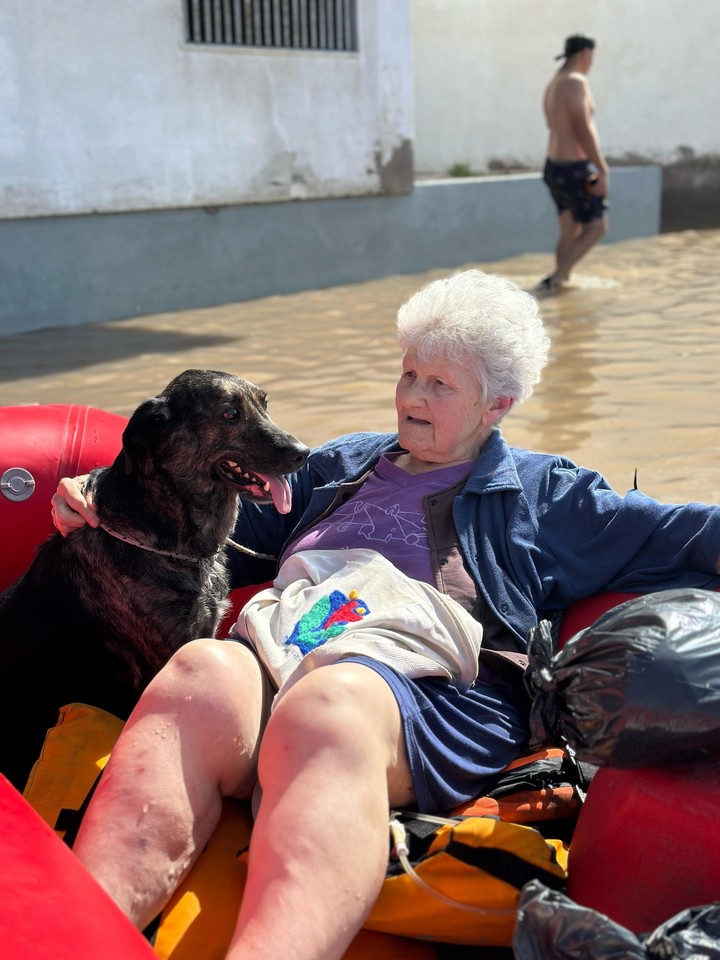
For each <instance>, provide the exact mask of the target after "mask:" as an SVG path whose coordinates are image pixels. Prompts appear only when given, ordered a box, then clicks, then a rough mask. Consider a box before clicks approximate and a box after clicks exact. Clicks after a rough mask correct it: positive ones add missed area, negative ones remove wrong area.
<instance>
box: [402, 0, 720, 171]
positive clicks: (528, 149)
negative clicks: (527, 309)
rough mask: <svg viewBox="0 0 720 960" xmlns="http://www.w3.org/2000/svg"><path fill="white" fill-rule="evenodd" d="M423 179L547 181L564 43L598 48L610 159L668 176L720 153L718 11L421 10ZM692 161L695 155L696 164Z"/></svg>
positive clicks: (681, 1) (645, 2)
mask: <svg viewBox="0 0 720 960" xmlns="http://www.w3.org/2000/svg"><path fill="white" fill-rule="evenodd" d="M412 6H413V42H414V76H415V100H416V119H415V122H416V141H415V164H416V170H417V171H418V173H430V172H441V171H446V170H447V169H448V168H449V167H450V166H451V165H452V164H454V163H466V164H469V165H470V166H471V168H472V169H473V170H475V171H477V172H485V171H487V170H488V169H492V168H493V167H496V166H497V167H500V166H502V165H505V166H510V167H513V166H515V167H517V166H520V167H525V168H529V169H539V168H540V167H541V164H542V162H543V158H544V155H545V148H546V142H547V137H546V131H545V126H544V121H543V118H542V113H541V99H542V91H543V89H544V86H545V85H546V84H547V82H548V80H549V79H550V77H551V76H552V74H553V73H554V71H555V70H556V69H557V66H558V65H559V64H556V63H555V62H554V60H553V57H554V56H555V54H558V53H560V52H561V51H562V49H563V45H564V40H565V37H566V36H568V35H570V34H572V33H586V34H589V35H590V36H592V37H594V38H595V39H596V42H597V49H596V55H595V63H594V66H593V69H592V72H591V73H590V77H589V79H590V86H591V88H592V91H593V95H594V97H595V100H596V104H597V113H596V121H597V125H598V129H599V132H600V137H601V141H602V145H603V149H604V151H605V153H606V154H607V155H608V156H609V157H612V158H614V159H617V160H632V159H634V158H641V159H644V160H650V161H655V162H659V163H662V164H669V163H674V162H676V161H678V160H683V159H685V160H686V159H689V158H690V157H692V155H693V154H694V155H695V156H696V157H708V156H709V157H713V155H714V159H715V160H717V154H718V153H720V123H718V116H719V115H720V106H719V104H720V100H719V99H718V98H719V96H720V93H719V91H720V56H718V40H717V38H718V35H720V3H719V2H718V0H664V2H663V3H658V2H657V0H412ZM688 151H690V152H688Z"/></svg>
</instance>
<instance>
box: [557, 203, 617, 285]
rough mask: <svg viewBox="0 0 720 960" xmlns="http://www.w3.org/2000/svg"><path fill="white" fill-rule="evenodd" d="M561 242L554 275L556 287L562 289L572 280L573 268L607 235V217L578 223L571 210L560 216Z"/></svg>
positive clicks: (559, 242)
mask: <svg viewBox="0 0 720 960" xmlns="http://www.w3.org/2000/svg"><path fill="white" fill-rule="evenodd" d="M559 219H560V240H559V241H558V245H557V267H556V268H555V272H554V273H553V274H552V281H553V284H554V285H555V286H558V287H561V286H563V284H566V283H567V282H568V281H569V279H570V273H571V271H572V269H573V267H574V266H575V265H576V264H577V263H578V262H579V261H580V260H582V258H583V257H584V256H585V254H587V253H588V252H589V251H590V250H591V249H592V248H593V247H594V246H595V244H596V243H597V242H598V241H599V240H602V238H603V237H604V236H605V234H606V233H607V229H608V220H607V217H601V218H600V219H598V220H591V221H590V223H576V222H575V221H574V220H573V218H572V214H571V212H570V211H569V210H564V211H563V213H561V214H560V218H559Z"/></svg>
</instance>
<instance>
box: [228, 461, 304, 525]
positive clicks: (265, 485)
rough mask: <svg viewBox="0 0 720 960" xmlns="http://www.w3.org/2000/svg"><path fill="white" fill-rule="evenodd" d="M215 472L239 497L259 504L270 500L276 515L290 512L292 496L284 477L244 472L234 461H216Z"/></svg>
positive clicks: (249, 471)
mask: <svg viewBox="0 0 720 960" xmlns="http://www.w3.org/2000/svg"><path fill="white" fill-rule="evenodd" d="M215 472H216V473H217V475H218V476H219V478H220V479H221V480H222V481H223V483H227V484H228V485H229V486H231V487H234V488H235V489H236V490H237V491H238V493H239V494H240V496H242V497H246V498H247V499H248V500H256V501H258V502H259V503H270V501H271V500H272V502H273V503H274V504H275V509H276V510H277V512H278V513H289V512H290V507H291V506H292V495H291V493H290V486H289V484H288V482H287V480H286V479H285V477H271V476H266V475H265V474H262V473H255V472H254V471H252V470H245V469H244V468H243V467H241V466H240V464H238V463H236V462H235V461H234V460H218V462H217V463H216V464H215Z"/></svg>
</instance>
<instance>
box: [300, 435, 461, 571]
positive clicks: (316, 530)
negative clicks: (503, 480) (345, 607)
mask: <svg viewBox="0 0 720 960" xmlns="http://www.w3.org/2000/svg"><path fill="white" fill-rule="evenodd" d="M395 456H397V454H394V455H393V454H391V455H390V457H395ZM471 468H472V463H469V462H468V463H460V464H456V465H454V466H451V467H439V468H438V469H437V470H429V471H428V472H427V473H419V474H410V473H407V472H406V471H405V470H403V469H402V468H401V467H398V466H397V465H396V464H395V463H393V461H392V459H390V458H389V457H388V456H383V457H381V458H380V460H379V461H378V462H377V464H376V466H375V469H374V470H373V471H372V473H371V474H370V476H369V477H368V479H367V480H366V481H365V483H364V484H363V485H362V487H360V489H359V490H357V491H356V492H355V493H354V494H353V496H352V497H350V499H349V500H346V501H345V503H343V504H341V505H340V506H339V507H337V509H335V510H334V511H333V512H332V514H331V515H330V516H329V517H327V518H326V519H325V520H322V521H321V522H320V523H317V524H316V525H315V526H314V527H313V528H312V529H310V530H307V531H306V532H305V533H304V534H303V535H302V536H301V537H300V538H299V539H298V540H296V541H295V542H294V543H292V544H291V545H290V547H289V549H288V550H287V551H286V552H285V553H284V554H283V557H282V559H283V560H286V559H287V558H288V557H289V556H290V555H291V554H293V553H298V552H300V551H301V550H342V549H343V548H350V547H365V548H366V549H367V550H376V551H377V552H378V553H381V554H382V555H383V556H384V557H385V558H386V559H387V560H389V561H390V562H391V563H392V564H394V565H395V566H396V567H397V568H398V570H401V571H402V572H403V573H404V574H405V576H407V577H412V578H413V580H422V581H423V582H424V583H429V584H432V585H433V586H434V585H435V578H434V577H433V571H432V563H431V558H430V549H429V547H428V535H427V523H426V520H425V511H424V510H423V499H424V498H425V497H427V496H429V495H430V494H433V493H438V492H439V491H441V490H447V488H448V487H452V486H455V484H457V483H459V482H460V481H461V480H462V479H463V478H464V477H466V476H468V474H469V473H470V470H471Z"/></svg>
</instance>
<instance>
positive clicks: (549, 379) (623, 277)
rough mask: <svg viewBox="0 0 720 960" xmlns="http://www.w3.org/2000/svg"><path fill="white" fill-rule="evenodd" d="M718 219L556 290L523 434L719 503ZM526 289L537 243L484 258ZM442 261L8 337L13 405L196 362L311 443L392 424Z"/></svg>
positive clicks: (486, 265) (105, 392)
mask: <svg viewBox="0 0 720 960" xmlns="http://www.w3.org/2000/svg"><path fill="white" fill-rule="evenodd" d="M719 264H720V231H685V232H681V233H673V234H663V235H661V236H657V237H651V238H648V239H641V240H627V241H622V242H619V243H608V244H604V245H602V246H600V247H599V248H596V249H595V250H593V251H592V253H591V254H590V255H589V256H588V257H587V258H586V259H585V260H584V261H583V262H582V263H581V265H580V269H579V273H578V274H577V275H576V276H575V277H574V278H573V279H574V283H575V286H574V288H573V289H571V290H568V291H565V292H563V293H562V294H560V295H558V296H555V297H551V298H546V299H544V300H542V301H541V310H542V314H543V317H544V319H545V322H546V325H547V328H548V331H549V333H550V336H551V339H552V351H551V359H550V363H549V365H548V367H547V369H546V371H545V374H544V377H543V381H542V383H541V384H540V386H539V387H538V388H537V390H536V392H535V394H534V395H533V396H532V397H531V398H530V399H529V400H528V401H526V402H525V403H524V404H523V405H521V406H520V407H518V408H517V409H516V410H515V411H513V412H511V413H510V414H509V416H508V417H507V418H506V420H505V422H504V425H503V432H504V434H505V436H506V438H507V439H508V440H509V442H511V443H514V444H517V445H520V446H527V447H531V448H534V449H537V450H544V451H550V452H557V453H562V454H565V455H566V456H569V457H571V458H572V459H574V460H575V461H577V462H579V463H582V464H584V465H586V466H589V467H593V468H596V469H598V470H600V471H601V472H602V473H604V474H605V475H606V477H607V478H608V480H609V481H610V483H611V484H612V485H613V486H614V487H616V488H617V489H618V490H620V491H624V490H626V489H628V488H629V487H631V486H632V484H633V479H634V476H635V473H636V471H637V484H638V486H639V487H640V489H642V490H643V491H644V492H646V493H648V494H650V495H652V496H654V497H657V498H658V499H660V500H664V501H666V502H682V501H686V500H701V501H705V502H711V503H720V271H719V269H718V265H719ZM467 266H469V267H470V266H472V267H478V268H479V269H482V270H486V271H488V272H491V273H498V274H501V275H502V276H505V277H508V278H509V279H511V280H513V281H515V282H516V283H518V284H520V285H521V286H523V287H525V288H526V289H529V288H531V287H532V286H533V285H534V284H535V283H536V282H537V280H538V279H539V278H540V277H541V276H543V275H544V274H546V273H547V272H548V269H549V267H550V258H549V257H548V256H546V255H540V254H532V255H529V254H528V255H524V256H520V257H513V258H512V259H508V260H501V261H495V262H483V263H472V264H467ZM451 272H453V270H450V269H446V268H443V269H438V270H433V271H430V272H427V273H423V274H415V275H412V276H394V277H387V278H384V279H381V280H375V281H370V282H366V283H360V284H354V285H351V286H342V287H332V288H329V289H325V290H317V291H310V292H306V293H299V294H292V295H284V296H272V297H265V298H263V299H259V300H253V301H248V302H245V303H231V304H226V305H223V306H220V307H212V308H208V309H202V310H187V311H180V312H175V313H165V314H155V315H152V316H143V317H135V318H133V319H129V320H122V321H116V322H113V323H104V324H96V325H87V326H79V327H70V328H62V329H50V330H45V331H34V332H32V333H26V334H15V335H12V336H5V337H0V405H9V404H26V403H41V404H44V403H79V404H87V405H90V406H95V407H100V408H102V409H106V410H110V411H113V412H115V413H121V414H125V415H129V414H130V413H131V412H132V410H133V409H134V408H135V407H136V406H137V405H138V403H140V402H141V401H142V400H144V399H146V398H147V397H149V396H152V395H154V394H156V393H158V392H159V391H160V390H161V389H162V387H163V386H164V385H165V384H166V383H167V382H168V381H169V380H170V379H171V378H172V377H173V376H174V375H175V374H176V373H179V372H180V371H182V370H184V369H187V368H188V367H205V368H212V369H219V370H228V371H231V372H234V373H238V374H239V375H241V376H243V377H245V378H246V379H248V380H252V381H254V382H256V383H258V384H260V385H262V386H263V387H264V388H265V389H266V390H267V392H268V395H269V400H270V412H271V414H272V415H273V417H274V419H275V420H277V421H278V422H279V423H280V424H282V425H283V426H284V427H286V428H287V429H288V430H291V431H292V432H294V433H296V434H297V435H298V436H299V437H300V438H302V439H303V440H304V441H305V442H306V443H308V444H310V445H311V446H312V445H315V444H318V443H320V442H322V441H323V440H326V439H328V438H330V437H332V436H335V435H336V434H338V433H342V432H347V431H351V430H363V429H376V430H391V429H394V402H393V395H394V387H395V380H396V377H397V374H398V370H399V360H400V357H399V352H398V350H397V347H396V344H395V332H394V322H395V313H396V311H397V308H398V306H399V305H400V304H401V303H402V302H403V301H404V300H406V299H407V298H408V297H409V296H410V295H411V294H412V293H413V292H414V291H415V290H416V289H418V288H419V287H420V286H422V285H423V284H425V283H427V282H429V281H430V280H433V279H435V278H437V277H441V276H445V275H447V274H449V273H451Z"/></svg>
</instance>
